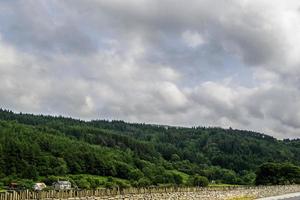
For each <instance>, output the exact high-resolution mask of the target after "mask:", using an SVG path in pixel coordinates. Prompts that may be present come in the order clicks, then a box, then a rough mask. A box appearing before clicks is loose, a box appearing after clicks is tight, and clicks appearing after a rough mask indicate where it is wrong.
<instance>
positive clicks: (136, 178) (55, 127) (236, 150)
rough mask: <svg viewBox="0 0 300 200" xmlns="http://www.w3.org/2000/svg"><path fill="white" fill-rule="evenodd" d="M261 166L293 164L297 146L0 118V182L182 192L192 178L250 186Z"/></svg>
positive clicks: (236, 133)
mask: <svg viewBox="0 0 300 200" xmlns="http://www.w3.org/2000/svg"><path fill="white" fill-rule="evenodd" d="M265 162H291V163H294V164H296V165H299V164H300V147H299V143H298V142H297V141H280V140H277V139H275V138H273V137H270V136H267V135H264V134H259V133H255V132H250V131H241V130H233V129H221V128H203V127H197V128H181V127H169V126H158V125H147V124H132V123H125V122H123V121H105V120H96V121H87V122H86V121H81V120H75V119H71V118H64V117H52V116H36V115H30V114H15V113H13V112H10V111H5V110H0V169H1V172H0V176H1V177H0V178H2V179H5V178H7V177H13V178H28V179H39V178H40V177H49V176H66V175H71V174H73V175H76V174H77V175H78V174H91V175H97V176H106V177H107V176H111V177H117V178H121V179H125V180H128V182H129V183H130V184H131V185H134V186H138V185H149V184H153V185H157V184H182V183H183V178H184V177H185V176H187V175H195V174H199V175H202V176H206V177H207V178H208V179H209V180H219V181H221V182H223V183H234V184H251V183H252V182H253V179H254V172H255V171H256V169H257V167H258V166H259V165H261V164H262V163H265Z"/></svg>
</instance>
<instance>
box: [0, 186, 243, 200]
mask: <svg viewBox="0 0 300 200" xmlns="http://www.w3.org/2000/svg"><path fill="white" fill-rule="evenodd" d="M247 188H248V189H249V187H247ZM232 189H246V188H245V187H241V188H239V187H236V186H230V187H215V188H214V187H209V188H201V187H193V188H190V187H149V188H126V189H118V188H114V189H104V188H103V189H95V190H45V191H31V190H22V191H6V192H1V193H0V200H29V199H68V198H82V197H105V196H116V195H122V194H126V195H128V194H145V193H147V194H148V193H171V192H200V191H208V190H232Z"/></svg>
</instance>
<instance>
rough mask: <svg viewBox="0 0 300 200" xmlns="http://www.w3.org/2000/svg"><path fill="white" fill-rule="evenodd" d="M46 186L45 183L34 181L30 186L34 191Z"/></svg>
mask: <svg viewBox="0 0 300 200" xmlns="http://www.w3.org/2000/svg"><path fill="white" fill-rule="evenodd" d="M46 187H47V186H46V184H45V183H35V184H34V185H33V187H32V188H33V189H34V190H36V191H41V190H43V189H45V188H46Z"/></svg>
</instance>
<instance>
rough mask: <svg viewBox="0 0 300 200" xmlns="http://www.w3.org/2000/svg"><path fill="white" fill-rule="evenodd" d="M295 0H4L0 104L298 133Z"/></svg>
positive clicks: (299, 12)
mask: <svg viewBox="0 0 300 200" xmlns="http://www.w3.org/2000/svg"><path fill="white" fill-rule="evenodd" d="M299 78H300V2H299V0H288V1H282V0H190V1H186V0H127V1H124V0H64V1H61V0H51V1H49V0H9V1H8V0H0V94H1V95H0V106H1V107H3V108H7V109H12V110H14V111H22V112H30V113H44V114H55V115H66V116H72V117H76V118H82V119H94V118H101V119H104V118H105V119H122V120H126V121H131V122H147V123H159V124H169V125H180V126H198V125H200V126H221V127H225V128H227V127H230V126H231V127H233V128H239V129H249V130H255V131H260V132H265V133H267V134H270V135H273V136H275V137H278V138H287V137H290V138H295V137H300V80H299Z"/></svg>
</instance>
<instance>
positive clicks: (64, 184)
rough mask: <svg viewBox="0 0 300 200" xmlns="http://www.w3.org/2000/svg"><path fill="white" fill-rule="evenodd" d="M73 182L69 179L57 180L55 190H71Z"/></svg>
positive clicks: (54, 185) (54, 184)
mask: <svg viewBox="0 0 300 200" xmlns="http://www.w3.org/2000/svg"><path fill="white" fill-rule="evenodd" d="M71 186H72V185H71V183H70V182H69V181H57V182H54V183H53V188H54V189H55V190H69V189H71Z"/></svg>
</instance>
